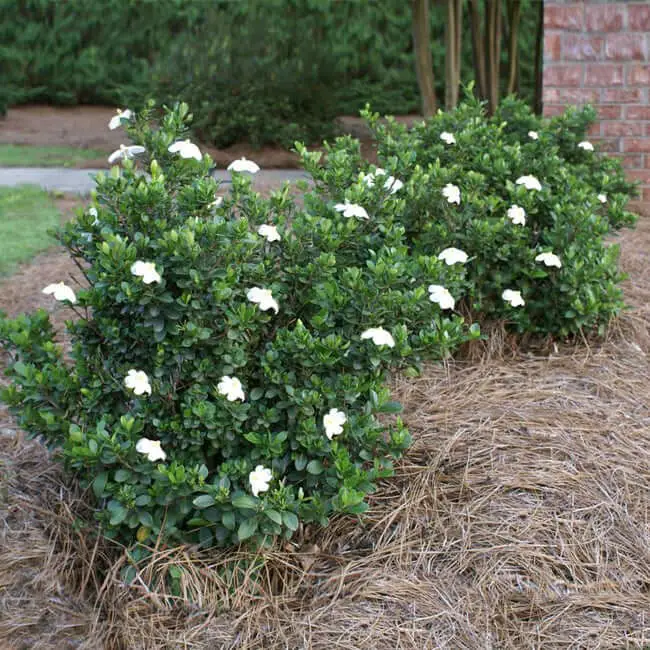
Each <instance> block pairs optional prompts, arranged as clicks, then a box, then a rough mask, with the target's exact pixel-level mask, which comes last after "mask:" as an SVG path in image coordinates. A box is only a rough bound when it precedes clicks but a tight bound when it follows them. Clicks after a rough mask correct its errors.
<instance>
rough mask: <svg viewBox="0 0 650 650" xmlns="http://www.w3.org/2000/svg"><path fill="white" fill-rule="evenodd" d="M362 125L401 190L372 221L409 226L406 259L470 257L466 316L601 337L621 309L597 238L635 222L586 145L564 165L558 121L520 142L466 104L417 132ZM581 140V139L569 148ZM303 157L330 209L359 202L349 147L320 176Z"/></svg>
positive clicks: (622, 189)
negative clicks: (450, 252) (456, 252)
mask: <svg viewBox="0 0 650 650" xmlns="http://www.w3.org/2000/svg"><path fill="white" fill-rule="evenodd" d="M504 111H505V109H504ZM572 115H575V114H570V115H569V117H567V118H566V121H569V118H571V116H572ZM366 117H367V119H368V120H369V122H370V124H371V126H372V128H373V130H374V132H375V134H376V137H377V141H378V158H379V164H380V165H381V168H382V169H383V168H385V170H386V172H385V174H392V175H394V176H396V177H398V178H400V179H403V180H404V182H405V187H404V188H403V190H402V191H401V193H400V197H401V200H400V202H394V201H393V202H383V203H380V204H377V208H376V210H375V212H374V213H373V214H374V215H375V217H377V218H381V219H384V218H390V219H393V220H395V221H398V222H400V223H402V224H403V225H404V227H405V229H406V233H407V240H408V242H409V246H410V247H411V252H412V254H413V255H419V254H437V253H438V252H439V251H441V250H443V249H445V248H449V247H455V248H458V249H460V250H461V251H463V252H464V253H465V254H466V255H467V256H468V261H467V263H466V272H467V280H468V283H469V290H468V292H467V293H466V296H467V300H466V301H465V304H464V308H465V309H466V310H469V311H471V312H472V313H473V315H474V316H473V317H474V318H475V319H478V320H479V321H481V320H494V319H497V320H506V321H508V322H509V323H511V324H512V325H513V326H514V327H516V329H517V330H518V331H520V332H537V333H544V334H555V335H561V336H564V335H567V334H572V333H576V332H578V331H582V330H590V329H592V328H594V327H600V328H602V327H603V326H604V325H605V324H606V323H607V322H608V320H609V319H610V318H611V317H612V316H613V315H615V314H616V313H617V312H618V311H619V310H620V309H622V308H623V301H622V294H621V291H620V288H619V287H618V283H619V282H620V281H621V279H622V275H621V274H620V272H619V271H618V267H617V258H618V248H617V247H616V246H608V245H607V244H606V243H605V241H604V236H605V235H606V234H607V233H608V232H609V231H610V230H612V229H615V228H618V227H620V226H621V225H629V224H631V223H632V222H633V215H631V213H629V212H627V211H626V210H625V205H626V202H627V200H628V198H629V187H628V186H627V185H623V184H622V183H621V182H620V178H618V176H617V174H618V173H619V172H618V171H617V172H616V174H615V176H614V177H610V176H609V174H608V172H607V170H609V169H610V168H611V167H612V166H614V168H615V165H616V163H613V162H611V161H609V160H603V159H601V158H599V157H598V156H597V154H596V153H595V152H594V151H592V150H591V147H590V146H588V145H583V147H585V146H586V149H584V148H582V147H580V146H579V142H576V144H575V148H576V149H577V153H576V154H575V160H576V161H577V162H573V161H570V160H569V159H568V158H569V155H568V153H562V151H566V149H567V147H569V145H568V144H567V142H569V140H570V138H568V137H566V138H563V139H562V138H560V136H559V135H558V130H559V133H561V132H562V130H561V128H560V126H558V125H561V124H562V123H563V122H562V121H561V120H555V121H552V122H551V123H546V122H542V123H540V122H538V121H537V122H533V121H532V120H533V116H531V115H530V114H529V113H528V114H526V113H524V112H521V113H520V114H518V117H517V123H518V124H520V125H522V126H523V125H524V124H525V125H526V126H525V127H524V128H528V127H529V126H534V125H536V124H537V125H538V129H539V130H538V131H537V132H534V133H533V132H532V129H528V131H531V134H530V135H529V133H528V131H526V132H525V135H523V136H522V135H521V133H519V130H520V129H521V126H520V127H519V130H516V129H515V130H513V129H512V128H511V127H510V130H508V128H509V127H508V124H507V123H504V122H503V121H502V120H498V119H496V118H495V119H489V118H488V117H487V116H486V114H485V111H484V108H483V106H482V105H481V104H480V103H479V102H477V101H475V100H473V99H468V100H466V101H465V103H464V104H462V105H461V106H460V107H459V108H458V109H456V110H454V111H452V112H449V113H439V114H438V115H437V116H435V117H434V118H432V119H430V120H428V121H427V122H422V123H419V124H416V125H415V126H413V127H412V128H408V127H406V126H404V125H401V124H398V123H396V122H394V121H388V123H387V124H382V123H380V122H379V120H378V115H376V114H371V113H366ZM527 119H529V120H530V121H529V122H526V120H527ZM535 119H536V118H535ZM574 121H576V120H574ZM539 124H541V126H539ZM579 136H580V131H579V129H578V128H576V129H575V130H574V131H573V135H572V136H571V137H572V139H573V141H575V140H577V139H578V137H579ZM559 141H561V142H562V147H563V149H561V148H560V147H559V144H558V142H559ZM301 153H302V156H303V161H304V164H305V166H306V169H307V170H308V171H309V172H310V173H311V174H312V176H313V177H314V179H315V181H316V185H317V192H319V193H320V194H321V195H322V196H323V200H326V201H327V200H341V199H342V197H344V196H345V195H346V194H347V193H349V192H351V191H352V192H357V191H358V188H359V187H360V186H362V185H363V184H364V183H367V177H365V176H364V174H368V173H373V169H374V167H372V166H368V164H367V163H365V162H364V161H363V160H362V159H361V158H360V157H359V156H358V153H357V147H356V144H355V142H354V141H353V140H351V139H349V138H342V139H339V140H337V141H336V142H335V144H334V145H333V146H331V147H330V148H329V151H328V156H327V160H326V162H325V163H324V164H322V163H320V162H319V156H318V154H312V153H308V152H306V151H305V150H304V149H301ZM615 169H616V168H615ZM374 173H376V172H374ZM384 178H385V176H384ZM351 179H352V180H351ZM610 182H611V185H610V184H609V183H610ZM607 192H609V193H607ZM386 213H388V215H390V216H389V217H388V216H387V214H386ZM461 308H462V307H461Z"/></svg>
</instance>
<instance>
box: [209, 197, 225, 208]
mask: <svg viewBox="0 0 650 650" xmlns="http://www.w3.org/2000/svg"><path fill="white" fill-rule="evenodd" d="M222 203H223V196H218V197H217V198H216V199H215V200H214V201H212V203H210V205H209V207H211V208H220V207H221V204H222Z"/></svg>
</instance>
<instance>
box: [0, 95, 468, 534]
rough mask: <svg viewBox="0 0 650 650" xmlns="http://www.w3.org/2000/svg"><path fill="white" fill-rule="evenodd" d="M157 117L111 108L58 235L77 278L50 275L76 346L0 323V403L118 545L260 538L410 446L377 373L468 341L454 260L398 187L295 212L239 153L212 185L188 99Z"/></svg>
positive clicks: (356, 486)
mask: <svg viewBox="0 0 650 650" xmlns="http://www.w3.org/2000/svg"><path fill="white" fill-rule="evenodd" d="M150 118H151V111H150V110H145V111H143V112H142V113H140V114H139V115H137V116H135V115H133V114H132V113H130V112H128V113H127V112H123V113H121V114H119V115H118V116H117V117H116V119H115V120H114V123H113V126H117V125H118V124H119V125H121V126H122V127H124V128H125V129H126V130H127V131H128V133H129V135H130V136H131V137H132V139H133V140H134V142H135V144H134V145H130V146H123V147H121V148H120V149H119V150H118V151H116V152H115V153H114V154H113V155H112V157H111V158H112V159H113V160H115V161H116V162H117V163H118V164H116V165H115V166H114V167H113V168H112V169H111V171H110V173H108V174H100V175H98V177H97V188H96V193H95V194H94V198H93V203H92V205H91V206H90V207H89V208H88V209H86V210H85V211H84V212H83V213H80V214H79V216H78V218H77V219H75V220H73V221H72V222H70V223H68V224H67V225H66V226H65V227H64V228H63V230H62V231H61V232H60V233H59V238H60V241H61V242H62V243H63V245H64V246H65V247H66V248H67V249H68V251H69V252H70V254H71V255H72V257H73V259H74V260H75V261H76V262H77V264H78V266H79V268H80V269H81V270H82V271H83V274H84V276H85V278H86V280H87V283H86V284H85V285H84V286H82V287H71V286H68V285H66V284H64V283H53V284H51V285H49V286H47V287H44V292H45V293H46V294H48V296H49V299H51V300H53V301H55V300H59V301H62V302H63V303H64V304H65V305H66V306H67V307H69V308H70V309H71V316H73V318H72V319H71V320H70V321H68V322H67V331H68V335H69V339H70V341H71V346H70V347H69V349H67V350H64V349H62V347H61V345H59V344H58V343H57V342H56V341H55V333H54V331H53V329H52V325H51V324H50V321H49V318H48V315H47V314H46V313H45V312H44V311H38V312H36V313H34V314H31V315H25V316H22V317H20V318H18V319H16V320H7V319H5V320H0V343H2V345H3V346H4V347H5V348H6V349H7V350H8V351H9V352H10V355H11V362H10V364H9V366H8V371H7V372H8V375H9V377H10V378H11V385H10V386H9V387H8V388H7V389H6V390H5V391H4V392H3V395H2V396H3V398H4V400H5V401H6V402H7V403H8V404H9V405H10V407H11V409H12V411H13V412H14V413H15V414H16V415H17V416H18V421H19V423H20V425H21V426H22V427H23V428H24V429H25V430H26V431H28V432H29V433H30V434H32V435H34V436H39V437H41V438H42V439H43V440H44V441H45V442H46V443H47V444H48V446H50V447H51V448H52V449H53V450H55V453H56V454H57V455H58V457H59V458H61V459H62V460H63V461H64V462H65V465H66V467H67V469H68V470H69V471H70V472H71V474H72V475H73V476H74V477H76V479H77V480H78V481H79V482H80V484H81V485H82V486H84V487H88V488H89V491H88V493H89V496H90V498H93V499H94V500H95V503H96V508H97V518H98V520H99V522H100V523H101V526H102V529H103V532H104V533H105V534H106V535H107V536H109V537H113V538H117V539H119V540H120V541H122V542H124V543H127V544H131V543H133V542H136V541H139V542H143V543H146V544H153V543H154V542H156V541H158V540H163V541H164V542H167V543H178V542H193V543H194V542H198V543H200V544H202V545H204V546H208V545H229V544H235V543H238V542H241V541H243V540H251V541H252V542H254V543H257V544H260V543H264V542H270V541H271V540H272V539H273V538H275V537H276V536H284V537H286V538H288V537H290V536H291V535H292V534H293V533H294V532H295V531H296V529H297V528H298V527H299V525H300V523H301V522H318V523H320V524H323V525H325V524H326V523H327V521H328V518H329V517H331V516H332V515H334V514H336V513H352V514H358V513H362V512H363V511H364V510H365V509H366V507H367V502H366V497H367V495H368V494H369V493H370V492H372V491H373V490H374V489H375V486H376V483H377V480H378V479H380V478H383V477H387V476H390V474H391V473H392V466H393V461H394V459H396V458H398V457H399V456H400V455H401V454H402V452H403V451H404V449H405V448H406V447H407V446H408V444H409V441H410V437H409V434H408V432H407V430H406V429H405V427H404V426H403V424H402V422H401V421H400V420H399V418H397V419H396V418H395V417H394V416H391V415H390V414H391V413H395V412H397V411H398V410H399V405H397V404H395V403H394V402H391V401H390V395H389V391H388V389H387V388H386V385H385V382H386V373H387V371H388V370H389V369H390V368H399V367H406V368H410V367H412V366H413V365H414V364H417V363H418V362H419V361H420V360H421V359H425V358H429V359H441V358H444V357H446V356H448V355H449V354H451V353H452V352H453V351H455V350H456V349H457V348H458V346H459V345H461V344H462V343H464V342H465V341H468V340H470V339H472V338H475V337H476V336H478V331H477V328H476V327H475V326H474V327H471V328H468V327H467V326H466V325H465V324H464V323H463V319H462V318H461V317H460V316H459V315H458V314H457V313H456V312H455V311H454V310H453V306H454V304H453V303H454V300H455V299H459V298H460V295H461V293H462V291H463V290H464V287H465V279H464V273H465V265H464V264H463V263H462V262H461V261H456V262H454V263H450V262H449V260H447V261H443V260H440V259H438V254H437V252H436V254H435V255H426V254H417V255H413V254H412V253H411V251H410V250H409V248H408V245H407V242H406V231H405V228H404V226H403V225H402V223H401V222H400V221H399V220H398V219H397V218H396V215H400V214H401V213H402V212H403V210H404V206H405V204H406V202H407V199H406V198H405V196H404V195H403V194H404V193H403V191H402V190H403V189H404V188H401V189H400V188H399V187H398V184H397V183H393V184H392V185H391V186H390V187H384V185H381V184H376V185H375V187H374V188H369V187H368V186H367V185H366V184H365V183H363V182H360V181H359V180H358V179H357V181H356V182H355V183H353V184H352V185H351V186H350V187H348V189H347V190H346V191H345V192H342V193H341V196H340V197H339V198H338V199H337V200H336V201H333V200H324V199H323V197H322V195H320V194H319V193H308V194H307V196H306V198H305V208H304V209H302V208H298V207H297V206H296V204H295V202H294V200H293V198H292V197H291V194H290V193H289V188H288V187H285V188H284V189H283V190H281V191H279V192H276V193H274V194H273V195H272V196H271V197H270V198H263V197H261V196H259V195H258V194H257V193H255V192H253V191H252V189H251V184H250V180H249V177H248V176H249V174H250V173H252V172H255V171H256V169H258V168H257V166H256V165H255V164H254V163H252V162H251V161H245V160H240V161H235V162H234V163H233V165H231V169H232V172H233V185H232V190H231V192H230V193H229V194H227V195H226V196H223V197H222V196H218V194H217V191H218V189H219V186H218V183H217V182H216V181H215V180H214V179H213V178H212V177H211V175H210V170H211V167H212V162H211V160H210V158H209V157H208V156H206V155H202V154H201V152H200V150H199V149H198V147H197V146H196V145H195V144H194V143H192V142H191V141H189V140H188V139H187V137H186V136H187V129H188V123H189V120H190V118H191V116H190V115H188V109H187V106H185V105H180V106H178V107H176V108H175V109H174V110H167V111H166V112H165V114H164V116H163V117H162V119H161V120H160V123H159V126H158V127H156V128H154V127H153V126H152V124H151V121H150ZM346 156H347V154H345V155H343V154H342V155H341V156H340V160H339V162H338V163H337V165H338V167H337V169H338V170H339V172H337V173H344V171H345V169H346V165H348V162H349V161H348V160H347V158H346ZM245 170H246V171H245ZM142 171H144V172H146V173H145V174H143V173H141V172H142ZM394 180H395V181H396V180H397V179H394ZM396 188H397V189H396ZM390 204H395V205H396V206H398V207H397V208H396V209H395V210H388V209H386V206H387V205H390ZM382 413H386V414H387V415H386V416H384V417H381V418H379V415H380V414H382Z"/></svg>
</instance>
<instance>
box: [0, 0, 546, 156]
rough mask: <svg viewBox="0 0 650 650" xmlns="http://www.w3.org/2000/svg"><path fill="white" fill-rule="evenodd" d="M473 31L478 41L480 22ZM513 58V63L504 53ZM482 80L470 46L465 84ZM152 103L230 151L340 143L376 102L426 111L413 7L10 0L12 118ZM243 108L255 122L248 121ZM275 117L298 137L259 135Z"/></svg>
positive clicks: (525, 41)
mask: <svg viewBox="0 0 650 650" xmlns="http://www.w3.org/2000/svg"><path fill="white" fill-rule="evenodd" d="M537 14H538V12H537V11H536V10H535V7H534V6H533V0H523V2H522V24H521V34H520V39H519V47H520V53H521V88H520V93H519V94H520V96H522V97H523V98H524V99H527V100H529V101H530V100H531V99H532V95H533V89H534V78H533V67H534V62H533V56H534V49H535V48H534V40H535V29H536V23H537ZM445 19H446V14H445V6H444V4H440V3H434V4H433V6H432V11H431V39H432V43H431V46H432V54H433V61H434V71H435V73H436V82H437V91H438V93H439V96H443V79H444V56H445V53H444V28H445ZM464 24H465V25H466V27H467V28H466V30H464V31H465V32H466V33H467V35H468V34H469V19H468V17H465V22H464ZM502 56H503V59H504V61H505V58H506V52H505V51H504V52H503V55H502ZM472 77H473V70H472V53H471V42H470V39H469V37H467V38H465V39H464V43H463V65H462V80H463V81H464V82H466V81H469V80H471V79H472ZM147 96H155V97H157V98H158V99H161V100H166V101H169V100H171V99H185V100H187V101H188V102H189V103H190V104H191V105H192V107H193V111H194V114H195V123H196V124H197V125H198V126H199V127H200V128H203V129H204V131H205V132H206V133H205V134H202V135H204V136H205V137H207V139H210V140H212V141H213V142H215V143H216V144H221V145H224V144H228V140H229V138H230V141H232V140H233V137H234V139H238V140H241V139H242V138H247V139H251V140H252V141H253V142H267V141H274V140H275V141H285V142H290V141H291V139H292V138H294V137H304V138H307V139H316V138H318V137H320V136H322V135H327V134H328V133H327V128H326V126H325V125H328V124H331V122H332V118H333V116H336V115H345V114H356V113H358V111H359V110H360V109H361V108H362V107H363V106H364V105H365V104H366V103H367V102H370V103H371V105H372V107H373V109H374V110H376V111H378V112H380V113H390V114H404V113H410V112H417V111H418V110H419V97H418V87H417V80H416V76H415V69H414V63H413V55H412V39H411V7H410V3H409V2H405V1H404V0H381V1H380V0H372V1H369V2H365V1H364V2H360V1H358V0H211V1H210V2H207V1H206V0H137V1H135V0H0V105H2V104H3V103H4V104H5V105H12V104H13V105H15V104H22V103H26V102H44V103H51V104H116V105H123V104H126V103H129V104H130V105H133V106H134V107H136V108H137V107H139V106H141V105H142V104H143V103H144V100H145V98H146V97H147ZM225 98H228V99H230V98H232V99H233V101H225ZM258 104H259V110H258V111H257V113H255V107H256V106H257V105H258ZM243 105H245V106H246V107H247V115H248V116H247V118H246V119H242V118H241V116H240V115H239V114H241V113H243V112H244V111H243V110H242V106H243ZM251 107H252V108H251ZM251 110H252V111H253V113H255V114H254V115H253V116H252V117H251ZM269 116H271V117H276V116H277V121H278V122H280V123H282V124H283V125H289V128H281V129H278V128H276V126H275V125H272V126H271V127H268V126H267V128H266V129H263V128H261V127H260V126H259V121H260V120H261V119H262V118H265V119H268V117H269ZM292 125H293V126H296V125H297V126H298V128H292ZM309 125H311V126H309ZM321 125H322V126H321ZM225 133H228V134H230V135H229V136H228V137H225V136H224V134H225ZM235 133H236V136H234V135H233V134H235Z"/></svg>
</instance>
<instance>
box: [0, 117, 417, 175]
mask: <svg viewBox="0 0 650 650" xmlns="http://www.w3.org/2000/svg"><path fill="white" fill-rule="evenodd" d="M114 114H115V109H114V108H110V107H106V106H71V107H57V106H41V105H32V106H18V107H16V108H11V109H9V110H8V111H7V116H6V117H5V118H4V119H1V118H0V144H25V145H40V146H46V145H59V146H69V147H78V148H80V149H98V150H100V151H105V152H106V155H107V156H108V155H109V154H110V153H111V152H112V151H115V149H117V148H119V146H120V144H122V143H125V139H124V137H125V136H124V132H123V131H122V130H121V129H116V130H115V131H110V130H109V128H108V121H109V120H110V119H111V117H112V116H113V115H114ZM398 119H399V120H403V121H406V122H412V121H414V120H416V119H417V116H403V117H399V118H398ZM340 125H341V131H342V132H344V133H350V134H352V135H354V136H355V137H357V138H359V139H360V141H361V148H362V153H363V154H364V155H366V156H367V157H369V158H370V159H371V160H374V159H375V154H374V149H373V144H372V140H371V138H370V133H369V132H368V130H367V128H366V127H365V124H364V122H363V120H361V118H359V117H341V118H340ZM201 149H202V150H203V151H206V152H207V153H209V154H210V155H211V156H212V158H213V160H214V161H215V163H216V165H217V167H218V168H220V169H224V168H226V167H227V166H228V165H229V164H230V163H231V162H232V161H233V160H235V159H236V158H241V157H242V156H245V157H246V158H249V159H252V160H255V161H256V162H257V163H258V164H259V165H260V166H261V167H263V168H264V169H297V168H299V167H300V165H299V161H298V156H297V155H296V154H294V153H292V152H290V151H287V150H285V149H283V148H282V147H262V148H261V149H256V148H254V147H251V146H250V145H248V144H245V143H241V144H236V145H232V146H231V147H227V148H225V149H217V148H216V147H212V146H209V145H201ZM77 167H80V168H83V169H92V168H100V169H102V168H107V167H108V163H107V161H106V158H105V157H104V158H100V159H97V160H84V161H79V163H78V165H77Z"/></svg>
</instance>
